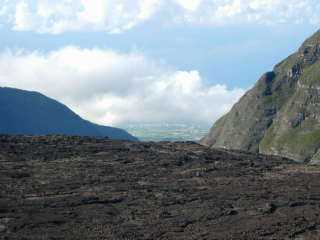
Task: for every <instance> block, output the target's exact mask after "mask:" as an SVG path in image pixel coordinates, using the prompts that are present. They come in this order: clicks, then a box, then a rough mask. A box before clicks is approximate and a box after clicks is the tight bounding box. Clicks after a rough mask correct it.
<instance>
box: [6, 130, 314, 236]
mask: <svg viewBox="0 0 320 240" xmlns="http://www.w3.org/2000/svg"><path fill="white" fill-rule="evenodd" d="M319 179H320V167H319V166H308V165H302V164H297V163H294V162H292V161H290V160H286V159H283V158H278V157H268V156H263V155H250V154H246V153H242V152H226V151H222V150H213V149H208V148H206V147H203V146H200V145H198V144H196V143H192V142H187V143H166V142H163V143H133V142H121V141H110V140H96V139H91V138H78V137H61V136H52V137H9V136H0V239H115V240H134V239H174V240H179V239H181V240H182V239H183V240H184V239H243V240H250V239H299V240H300V239H320V181H319Z"/></svg>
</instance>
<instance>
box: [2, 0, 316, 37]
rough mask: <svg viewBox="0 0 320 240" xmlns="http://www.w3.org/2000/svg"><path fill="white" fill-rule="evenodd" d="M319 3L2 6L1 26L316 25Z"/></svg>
mask: <svg viewBox="0 0 320 240" xmlns="http://www.w3.org/2000/svg"><path fill="white" fill-rule="evenodd" d="M319 11H320V2H319V0H290V1H288V0H90V1H88V0H0V22H1V23H2V24H7V25H9V26H10V27H11V28H12V29H14V30H16V31H35V32H38V33H50V34H59V33H63V32H69V31H88V30H89V31H105V32H108V33H120V32H124V31H126V30H129V29H131V28H133V27H135V26H137V25H140V24H142V23H144V22H146V21H148V20H151V19H158V20H159V21H160V22H163V23H165V24H179V23H188V24H201V25H229V24H239V23H254V24H257V23H258V24H279V23H303V22H307V23H311V24H319V22H320V17H319V14H318V13H319Z"/></svg>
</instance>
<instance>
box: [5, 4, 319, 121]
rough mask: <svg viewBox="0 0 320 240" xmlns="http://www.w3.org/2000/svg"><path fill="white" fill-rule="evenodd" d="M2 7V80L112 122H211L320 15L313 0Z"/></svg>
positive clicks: (310, 31) (312, 28)
mask: <svg viewBox="0 0 320 240" xmlns="http://www.w3.org/2000/svg"><path fill="white" fill-rule="evenodd" d="M166 4H167V5H166ZM165 5H166V6H165ZM0 6H1V7H0V33H1V35H2V36H3V39H2V41H1V42H0V84H1V85H2V86H7V87H16V88H20V89H24V90H31V91H38V92H41V93H43V94H45V95H46V96H48V97H51V98H54V99H56V100H58V101H60V102H62V103H64V104H66V105H67V106H68V107H70V108H71V109H72V110H74V111H75V112H76V113H77V114H79V115H80V116H81V117H83V118H85V119H88V120H90V121H92V122H95V123H98V124H102V125H108V126H128V127H129V126H130V125H137V126H138V125H139V124H156V125H161V124H164V123H167V124H171V125H174V124H187V125H189V126H195V125H203V126H210V125H212V123H214V122H215V121H216V120H217V119H218V118H219V117H221V116H222V115H223V114H225V113H226V112H228V111H229V110H230V108H231V107H232V105H233V104H234V103H235V102H237V101H238V100H239V98H240V97H241V96H243V94H244V93H245V92H246V91H247V90H248V89H250V88H251V87H252V86H253V85H254V84H255V82H256V81H257V80H258V79H259V78H260V76H261V75H262V74H263V73H265V72H267V71H270V70H272V68H273V66H274V65H275V64H277V63H278V62H280V61H281V60H283V59H284V58H286V57H287V56H288V55H290V54H292V53H293V52H295V51H296V50H297V48H298V47H299V46H300V45H301V44H302V42H303V41H304V40H305V39H306V38H307V37H309V36H311V35H312V34H313V33H314V32H316V31H317V30H318V28H319V23H320V18H319V17H318V16H317V10H318V9H320V3H317V2H316V1H313V0H304V1H291V2H290V3H287V2H286V1H264V2H257V1H254V0H226V1H220V2H215V1H204V0H203V1H202V0H189V1H180V0H171V1H170V0H167V1H166V0H153V1H142V0H139V1H125V0H119V1H107V0H96V1H91V2H86V1H50V2H49V1H33V0H27V1H10V3H9V1H2V4H1V5H0ZM173 16H175V17H173Z"/></svg>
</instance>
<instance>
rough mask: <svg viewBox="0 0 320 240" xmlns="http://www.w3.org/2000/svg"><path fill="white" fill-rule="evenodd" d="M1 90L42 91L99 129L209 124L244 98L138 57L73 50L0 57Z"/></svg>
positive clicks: (237, 91) (193, 75) (196, 74)
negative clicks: (128, 125)
mask: <svg viewBox="0 0 320 240" xmlns="http://www.w3.org/2000/svg"><path fill="white" fill-rule="evenodd" d="M0 85H2V86H10V87H17V88H22V89H27V90H36V91H40V92H42V93H44V94H46V95H48V96H50V97H53V98H56V99H58V100H60V101H62V102H64V103H66V104H67V105H68V106H70V107H71V108H72V109H74V110H76V112H77V113H79V114H80V115H81V116H83V117H85V118H88V119H90V120H92V121H95V122H99V123H101V124H120V123H137V122H139V123H161V122H167V123H212V122H213V121H214V120H216V119H217V118H218V117H219V116H221V115H222V114H224V113H225V112H226V111H228V110H229V109H230V107H231V106H232V105H233V103H235V102H236V101H237V100H238V99H239V97H240V96H242V95H243V93H244V91H243V90H242V89H231V90H230V89H227V87H226V86H224V85H208V84H206V83H205V82H204V81H203V79H202V78H201V76H200V74H199V72H198V71H178V70H175V69H172V68H170V67H168V66H166V65H163V64H160V63H157V62H155V61H152V60H151V59H148V58H146V57H145V56H143V55H141V54H137V53H132V54H123V53H117V52H114V51H111V50H104V49H80V48H77V47H71V46H70V47H66V48H63V49H60V50H57V51H52V52H50V53H41V52H24V51H20V52H17V51H15V52H12V51H6V52H3V53H1V54H0Z"/></svg>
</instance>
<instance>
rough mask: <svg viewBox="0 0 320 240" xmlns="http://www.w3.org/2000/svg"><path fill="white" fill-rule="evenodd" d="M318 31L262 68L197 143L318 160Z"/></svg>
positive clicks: (319, 140)
mask: <svg viewBox="0 0 320 240" xmlns="http://www.w3.org/2000/svg"><path fill="white" fill-rule="evenodd" d="M319 58H320V31H318V32H317V33H315V34H314V35H313V36H312V37H311V38H309V39H307V40H306V41H305V42H304V43H303V45H302V46H301V47H300V49H299V50H298V51H297V52H296V53H294V54H292V55H291V56H289V57H288V58H287V59H285V60H284V61H282V62H280V63H279V64H277V65H276V66H275V67H274V69H273V71H271V72H268V73H266V74H264V75H263V76H262V77H261V78H260V80H259V81H258V82H257V83H256V85H255V86H254V87H253V88H252V89H251V90H249V91H248V92H247V93H246V94H245V95H244V96H243V97H242V98H241V99H240V101H239V102H238V103H237V104H235V106H234V107H233V108H232V109H231V111H230V112H229V113H228V114H226V115H225V116H223V117H222V118H221V119H219V120H218V121H217V122H216V123H215V124H214V126H213V127H212V129H211V130H210V133H209V134H208V135H207V136H206V137H205V138H204V139H202V141H201V143H202V144H204V145H207V146H210V147H215V148H227V149H240V150H245V151H251V152H260V153H265V154H272V155H280V156H285V157H289V158H292V159H295V160H297V161H302V162H309V161H311V162H312V163H317V162H320V151H319V150H320V108H319V106H320V59H319Z"/></svg>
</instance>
